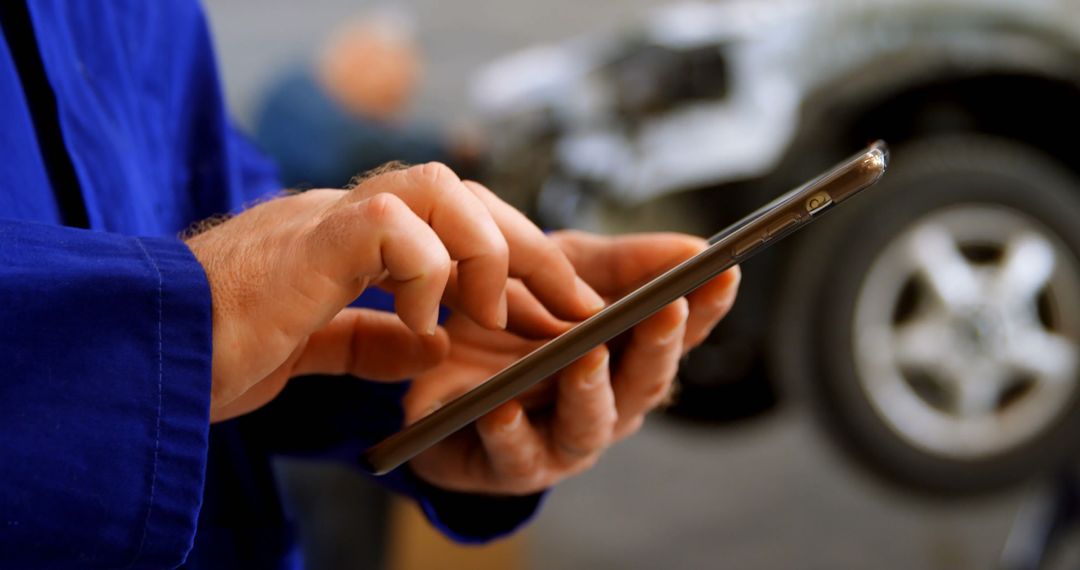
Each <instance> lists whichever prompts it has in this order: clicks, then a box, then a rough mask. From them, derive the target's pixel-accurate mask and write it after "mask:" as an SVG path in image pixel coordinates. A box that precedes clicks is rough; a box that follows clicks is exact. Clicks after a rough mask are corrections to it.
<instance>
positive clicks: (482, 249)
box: [349, 162, 509, 328]
mask: <svg viewBox="0 0 1080 570" xmlns="http://www.w3.org/2000/svg"><path fill="white" fill-rule="evenodd" d="M382 192H386V193H390V194H393V195H395V196H397V197H398V198H400V199H401V200H402V201H404V202H405V203H406V204H407V205H408V206H409V208H411V209H412V210H413V211H414V212H415V213H416V215H417V216H419V217H420V218H421V219H423V220H424V221H425V222H427V223H428V225H430V226H431V229H433V230H434V231H435V233H436V235H438V236H439V239H440V240H441V241H442V243H443V245H444V246H445V247H446V250H447V252H448V253H449V254H450V257H451V259H454V260H456V261H457V262H458V264H457V271H458V280H459V284H460V287H461V292H462V294H461V296H460V305H461V307H460V308H461V309H462V310H463V311H465V313H467V314H468V315H469V316H471V317H473V318H474V319H475V320H476V321H477V322H479V323H481V324H483V325H484V326H487V327H489V328H503V327H505V326H506V279H507V275H508V272H509V247H508V245H507V243H506V239H505V238H504V237H503V234H502V232H501V231H500V229H499V226H498V225H497V224H496V223H495V220H494V219H493V218H492V215H491V213H490V212H489V211H488V209H487V207H486V206H485V205H484V204H483V203H482V202H481V201H480V200H479V199H478V198H477V197H476V196H475V195H474V194H473V193H472V192H471V191H470V190H469V189H468V188H466V187H465V185H464V184H463V183H462V182H461V179H459V178H458V177H457V175H456V174H454V172H453V171H452V170H450V169H449V168H448V167H446V166H445V165H443V164H440V163H437V162H432V163H428V164H422V165H419V166H413V167H409V168H406V169H401V170H394V171H390V172H384V173H381V174H379V175H377V176H373V177H371V178H367V179H365V180H363V181H362V182H361V183H360V184H359V185H358V186H356V187H355V188H353V189H352V190H350V196H349V199H350V200H355V199H364V198H366V197H369V196H371V195H374V194H377V193H382Z"/></svg>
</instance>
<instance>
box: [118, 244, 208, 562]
mask: <svg viewBox="0 0 1080 570" xmlns="http://www.w3.org/2000/svg"><path fill="white" fill-rule="evenodd" d="M137 240H138V242H139V245H140V246H141V247H142V249H143V250H144V252H145V253H146V256H147V258H148V260H149V261H150V264H151V265H152V266H153V269H154V271H155V272H156V274H157V279H158V304H157V309H158V314H157V322H158V327H157V336H158V338H157V342H158V370H157V372H158V375H157V380H158V399H157V402H156V404H157V422H156V430H155V431H156V433H155V439H154V451H153V454H154V461H153V475H152V478H151V481H152V483H151V488H150V496H149V507H148V509H147V512H146V518H145V523H144V527H143V533H142V537H141V539H140V543H139V544H140V546H139V556H138V558H137V559H136V561H135V564H134V565H135V566H140V567H155V568H160V567H174V566H178V565H180V564H181V563H183V561H184V557H186V554H187V552H189V551H190V550H191V547H192V544H193V541H194V538H195V528H196V522H197V519H198V514H199V509H200V507H201V504H202V490H203V483H204V478H205V471H206V453H207V445H208V435H209V430H210V380H211V356H210V355H211V354H212V353H213V341H212V338H211V333H212V322H211V305H210V303H211V300H210V288H209V284H208V283H207V281H206V274H205V272H204V271H203V269H202V266H201V265H200V264H199V262H198V261H197V260H196V259H195V256H194V254H192V253H191V250H189V249H188V248H187V246H186V245H184V244H183V242H180V241H179V240H167V239H150V238H137ZM178 556H179V558H178Z"/></svg>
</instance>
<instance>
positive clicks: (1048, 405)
mask: <svg viewBox="0 0 1080 570" xmlns="http://www.w3.org/2000/svg"><path fill="white" fill-rule="evenodd" d="M475 85H476V92H475V93H474V96H473V100H474V101H475V104H476V108H477V110H478V112H479V115H480V116H481V117H482V118H483V121H484V124H485V126H486V131H487V132H488V133H490V136H491V139H492V141H491V148H492V156H491V159H490V161H489V167H488V169H487V176H486V178H487V181H488V182H489V183H490V184H491V185H492V187H494V188H498V189H499V190H500V192H502V194H503V196H504V198H505V199H507V200H508V201H510V202H511V203H513V204H515V205H516V206H518V207H519V208H522V209H523V210H525V211H527V212H528V213H529V214H530V215H532V216H534V217H535V218H536V219H537V220H538V221H539V222H540V223H541V224H543V225H544V226H546V227H549V228H559V227H578V228H585V229H589V230H594V231H601V232H624V231H630V230H646V229H648V230H656V229H662V230H678V231H687V232H691V233H696V234H699V235H702V236H706V235H710V234H711V233H713V232H715V231H717V230H719V229H720V228H723V227H725V226H726V225H727V224H729V223H730V222H732V221H734V220H735V219H737V218H738V217H739V216H741V215H743V214H745V213H747V212H749V211H750V210H752V209H754V208H755V207H757V206H758V205H760V204H762V203H764V202H766V201H767V200H768V199H770V198H771V197H773V196H775V195H777V194H779V193H780V192H782V191H784V190H786V189H787V188H789V187H791V186H793V185H796V184H798V183H800V182H802V181H804V180H805V179H807V178H809V177H811V176H813V175H815V174H817V173H818V172H820V171H821V170H823V169H824V168H826V167H828V166H829V165H830V164H831V163H833V162H836V161H837V160H839V159H841V158H843V157H844V156H845V155H847V154H850V153H851V152H853V151H855V150H857V149H858V148H860V147H862V146H863V145H864V144H865V143H867V142H869V141H872V140H874V139H879V138H880V139H884V140H886V141H888V143H889V144H890V145H891V147H892V149H893V151H892V167H891V170H890V172H889V173H888V174H887V175H886V176H885V178H884V179H883V181H882V182H881V183H880V184H879V186H878V187H877V188H875V189H873V190H871V191H869V192H866V193H864V195H863V196H861V197H860V198H858V199H857V200H855V201H854V202H853V203H852V204H851V205H850V206H845V207H844V208H840V209H838V210H837V211H836V212H835V213H832V214H830V215H829V216H828V217H827V218H825V219H823V220H822V221H821V222H819V223H818V224H815V225H814V226H813V227H812V228H809V229H807V230H805V231H803V232H800V234H799V235H797V236H795V237H793V238H791V239H789V240H786V241H785V242H784V243H782V244H780V245H778V246H776V247H774V248H771V249H769V250H768V251H766V252H764V253H762V254H760V255H759V256H757V257H755V258H754V259H753V260H751V261H750V262H748V263H746V264H745V265H744V267H743V271H744V280H743V286H742V290H741V292H740V301H739V303H737V304H736V307H735V309H734V310H733V312H732V314H731V315H730V316H729V318H727V319H726V320H725V321H724V322H723V323H722V324H721V326H720V327H718V328H717V330H716V331H715V333H714V334H713V335H712V336H711V337H710V339H709V341H708V342H707V343H706V345H705V346H703V347H701V348H700V349H698V350H696V351H694V352H693V353H691V355H690V356H689V357H688V359H687V360H686V362H684V364H683V367H682V369H681V371H680V381H681V385H682V393H681V397H680V398H679V403H678V404H677V406H676V407H675V409H674V411H675V412H676V413H680V414H682V415H684V416H692V417H697V418H703V419H710V418H711V419H718V418H719V419H726V418H730V417H735V416H742V415H747V414H756V413H758V412H760V411H761V410H764V409H767V408H769V407H770V406H771V405H772V404H773V402H774V400H775V399H776V397H777V396H778V397H779V400H780V401H781V402H795V403H797V404H798V405H803V403H804V402H805V403H806V405H809V406H811V407H813V408H814V409H815V410H817V411H819V412H821V413H820V414H817V416H818V417H820V418H821V419H822V420H823V424H824V425H826V426H827V427H828V428H829V431H830V433H832V434H834V435H835V436H836V438H835V440H836V441H837V442H839V443H840V444H841V445H842V449H844V450H846V451H848V452H850V456H852V457H854V458H856V459H857V460H858V461H859V463H860V464H862V465H865V466H867V467H869V468H870V469H871V470H872V471H873V472H874V473H877V474H879V475H882V476H884V477H885V478H886V479H887V480H889V481H892V482H894V483H898V484H901V485H903V486H905V487H907V488H910V489H916V490H920V491H924V492H930V493H935V494H959V495H964V494H978V493H985V492H991V491H996V490H1000V489H1005V488H1009V487H1011V486H1013V485H1015V484H1017V483H1020V482H1022V481H1025V480H1027V479H1029V478H1030V477H1033V476H1035V475H1037V474H1040V473H1044V472H1046V471H1047V470H1050V469H1053V468H1055V467H1056V466H1058V465H1061V464H1062V462H1064V461H1067V460H1068V459H1070V458H1072V457H1074V455H1075V454H1076V453H1077V451H1078V444H1080V405H1078V397H1080V382H1078V380H1080V172H1078V170H1080V149H1078V148H1077V145H1076V143H1075V140H1074V133H1077V132H1080V9H1078V8H1077V7H1076V6H1074V5H1073V4H1072V3H1070V2H1064V1H1062V2H1056V1H1049V0H1039V1H1033V2H1024V3H1019V2H1010V1H980V2H974V1H960V0H934V1H927V0H879V1H857V0H843V1H841V0H834V1H831V2H807V1H794V2H793V1H784V2H769V3H761V2H753V1H749V2H742V1H729V2H722V3H716V4H709V3H688V4H673V5H669V6H665V7H662V8H660V9H659V10H657V11H655V12H653V13H651V14H650V15H648V16H647V17H646V18H644V20H643V22H642V23H641V25H640V26H638V27H636V28H634V29H632V30H626V31H621V32H618V33H613V34H608V35H601V36H591V37H584V38H578V39H572V40H568V41H566V42H565V43H559V44H553V45H545V46H537V47H535V48H530V49H527V50H525V51H523V52H520V53H515V54H510V55H508V56H506V57H504V58H503V59H500V60H498V61H496V62H494V63H492V64H491V65H490V66H488V67H486V68H485V69H484V70H483V71H482V72H481V73H480V75H479V76H478V78H477V81H476V82H475Z"/></svg>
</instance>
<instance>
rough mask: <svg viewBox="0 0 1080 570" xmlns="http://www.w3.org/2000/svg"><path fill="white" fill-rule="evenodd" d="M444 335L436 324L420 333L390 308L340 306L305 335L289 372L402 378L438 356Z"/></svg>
mask: <svg viewBox="0 0 1080 570" xmlns="http://www.w3.org/2000/svg"><path fill="white" fill-rule="evenodd" d="M449 351H450V338H449V337H448V336H447V334H446V331H444V330H443V329H442V328H438V329H436V331H435V334H434V335H431V336H427V335H420V334H417V333H415V332H413V331H412V330H411V329H409V327H407V326H405V324H404V323H402V322H401V319H399V318H398V317H397V315H395V314H394V313H387V312H383V311H374V310H371V309H356V308H346V309H344V310H342V311H341V312H340V313H338V314H337V316H335V317H334V318H333V320H331V321H330V324H328V325H326V327H324V328H323V329H322V330H319V331H317V332H316V333H314V334H312V335H311V336H310V337H309V338H308V342H307V345H306V346H305V347H304V350H303V353H301V355H300V357H299V358H298V359H297V361H296V364H295V365H294V367H293V369H292V373H291V374H290V376H302V375H306V374H351V375H353V376H358V377H361V378H364V379H368V380H382V381H392V380H404V379H406V378H411V377H413V376H415V375H417V374H419V373H421V372H423V371H425V370H427V369H429V368H431V367H433V366H435V365H436V364H438V363H440V362H442V360H443V359H444V358H446V355H447V353H449Z"/></svg>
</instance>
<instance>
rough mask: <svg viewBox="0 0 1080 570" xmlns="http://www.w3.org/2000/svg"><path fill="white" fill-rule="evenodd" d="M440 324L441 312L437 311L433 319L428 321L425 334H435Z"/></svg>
mask: <svg viewBox="0 0 1080 570" xmlns="http://www.w3.org/2000/svg"><path fill="white" fill-rule="evenodd" d="M438 326H439V313H438V312H437V311H436V312H435V314H434V315H432V316H431V320H430V321H429V322H428V324H427V326H426V327H424V334H426V335H428V336H435V329H436V328H438Z"/></svg>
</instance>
